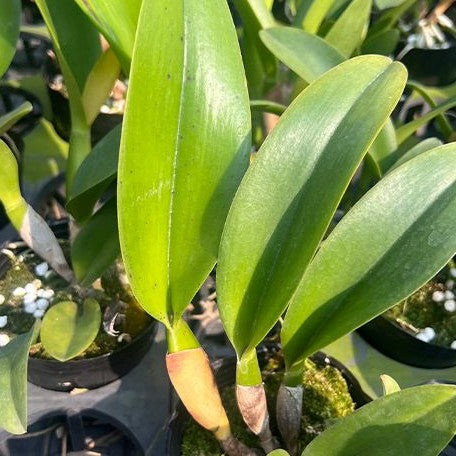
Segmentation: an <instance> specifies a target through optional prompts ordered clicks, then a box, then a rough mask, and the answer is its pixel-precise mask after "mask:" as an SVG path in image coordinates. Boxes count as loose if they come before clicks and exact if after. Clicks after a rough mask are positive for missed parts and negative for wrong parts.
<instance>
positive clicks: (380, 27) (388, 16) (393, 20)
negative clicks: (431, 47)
mask: <svg viewBox="0 0 456 456" xmlns="http://www.w3.org/2000/svg"><path fill="white" fill-rule="evenodd" d="M417 2H418V0H405V1H404V2H401V4H400V5H398V6H396V7H395V8H391V9H389V10H388V11H385V12H384V13H383V14H382V15H381V16H380V17H379V18H378V19H377V21H376V22H375V23H374V25H372V26H371V27H370V29H369V32H368V36H374V35H376V34H377V33H379V32H382V31H384V30H390V29H392V28H393V27H394V26H395V25H396V24H397V22H398V21H399V19H400V18H401V17H402V15H403V14H404V13H405V12H406V11H407V10H408V9H410V8H411V7H412V6H413V5H414V4H415V3H417Z"/></svg>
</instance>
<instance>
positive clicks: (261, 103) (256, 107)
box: [250, 100, 287, 116]
mask: <svg viewBox="0 0 456 456" xmlns="http://www.w3.org/2000/svg"><path fill="white" fill-rule="evenodd" d="M250 109H251V110H252V111H261V112H269V113H271V114H277V115H279V116H280V115H282V114H283V113H284V112H285V109H287V107H286V106H284V105H282V104H280V103H275V102H274V101H270V100H251V101H250Z"/></svg>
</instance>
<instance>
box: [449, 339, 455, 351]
mask: <svg viewBox="0 0 456 456" xmlns="http://www.w3.org/2000/svg"><path fill="white" fill-rule="evenodd" d="M450 347H451V348H452V349H453V350H456V340H453V342H451V345H450Z"/></svg>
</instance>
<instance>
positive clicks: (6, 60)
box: [0, 0, 22, 76]
mask: <svg viewBox="0 0 456 456" xmlns="http://www.w3.org/2000/svg"><path fill="white" fill-rule="evenodd" d="M21 8H22V6H21V1H20V0H2V7H1V8H0V76H3V74H4V73H5V72H6V70H7V69H8V67H9V65H10V63H11V60H13V57H14V54H15V52H16V42H17V40H18V38H19V29H20V25H21Z"/></svg>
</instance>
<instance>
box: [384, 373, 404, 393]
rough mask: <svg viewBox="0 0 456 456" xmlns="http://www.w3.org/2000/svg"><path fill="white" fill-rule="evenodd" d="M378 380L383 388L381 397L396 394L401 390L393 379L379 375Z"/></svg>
mask: <svg viewBox="0 0 456 456" xmlns="http://www.w3.org/2000/svg"><path fill="white" fill-rule="evenodd" d="M380 380H381V381H382V386H383V395H384V396H387V395H388V394H392V393H397V392H398V391H400V390H401V387H400V386H399V384H398V383H397V382H396V380H394V378H393V377H390V376H389V375H386V374H383V375H380Z"/></svg>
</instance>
